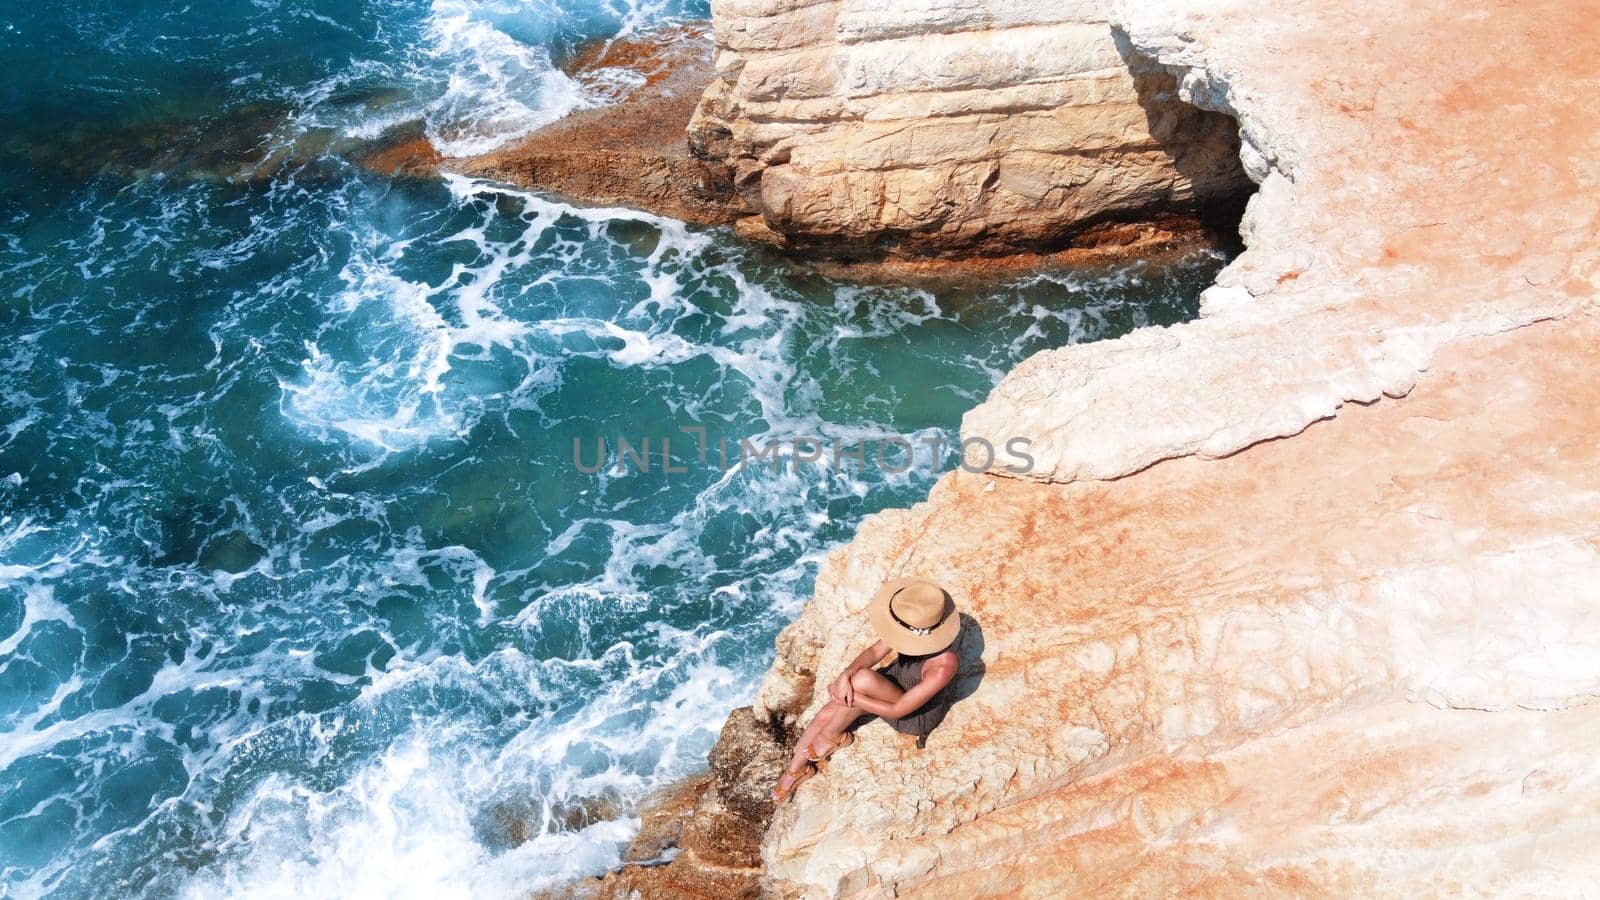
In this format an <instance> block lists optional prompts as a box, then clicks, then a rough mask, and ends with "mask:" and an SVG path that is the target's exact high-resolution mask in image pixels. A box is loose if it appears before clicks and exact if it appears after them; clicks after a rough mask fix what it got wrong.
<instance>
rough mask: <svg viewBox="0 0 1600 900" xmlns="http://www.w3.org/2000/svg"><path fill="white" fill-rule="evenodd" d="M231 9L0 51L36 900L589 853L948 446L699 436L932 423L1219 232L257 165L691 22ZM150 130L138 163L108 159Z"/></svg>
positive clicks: (10, 847)
mask: <svg viewBox="0 0 1600 900" xmlns="http://www.w3.org/2000/svg"><path fill="white" fill-rule="evenodd" d="M252 9H253V10H254V11H252V12H249V13H229V14H227V15H222V14H220V13H218V14H216V15H215V16H214V17H213V16H212V15H211V14H209V13H206V12H204V10H200V9H199V8H190V7H185V6H182V5H178V4H163V3H156V2H142V3H133V2H126V3H118V4H108V5H102V6H101V7H96V8H95V10H94V11H81V10H80V11H68V10H64V9H56V8H53V7H51V6H49V5H37V6H36V7H35V8H32V9H30V10H28V11H26V12H24V13H23V14H21V15H20V16H19V17H18V18H16V19H15V20H14V21H13V22H12V23H11V26H10V30H9V31H8V32H6V33H5V35H4V37H3V44H0V49H3V50H5V51H6V54H5V55H6V56H7V59H8V61H7V63H6V65H8V66H10V67H14V71H12V72H10V73H8V74H12V75H18V73H21V72H23V71H25V70H26V71H28V72H29V73H30V77H29V78H28V79H25V80H23V79H20V78H19V77H14V78H12V79H10V80H9V81H8V83H10V84H13V85H19V84H27V85H28V88H27V89H26V90H23V89H20V88H14V89H13V91H12V92H11V93H10V94H8V95H7V96H6V97H5V98H4V100H3V103H4V105H5V106H6V118H7V120H8V121H12V122H18V123H22V124H21V125H20V127H19V128H18V129H17V131H16V132H15V133H14V134H13V135H12V136H10V138H8V139H7V143H6V144H5V146H4V148H3V150H0V169H3V171H0V176H3V177H0V185H3V186H0V202H3V207H0V271H3V273H4V278H3V281H0V284H3V286H4V290H3V293H0V883H3V884H4V885H5V886H6V888H7V889H8V890H9V891H10V892H11V893H12V894H13V895H15V896H22V897H30V896H40V895H45V896H59V897H88V896H106V895H113V894H115V895H125V894H134V895H151V896H187V897H209V896H363V895H371V896H386V897H404V896H417V897H438V896H510V895H515V894H518V893H520V892H524V891H526V890H528V889H531V888H536V887H538V886H540V885H542V884H548V883H551V882H553V881H557V880H561V879H565V878H570V877H573V876H576V875H582V874H588V873H592V872H596V871H600V870H603V869H604V868H606V867H607V866H609V865H611V864H613V863H614V862H615V860H616V859H617V857H618V853H619V849H620V847H621V846H622V845H623V843H625V842H626V841H627V839H628V838H629V836H630V835H631V833H632V830H633V829H634V827H635V826H636V820H635V819H634V818H633V809H634V805H635V804H636V803H637V801H638V800H639V799H640V798H641V797H643V796H644V795H645V794H646V793H648V792H649V791H650V790H652V789H653V788H655V787H658V786H660V785H663V784H665V783H667V782H669V781H672V780H674V779H676V778H679V777H681V776H683V775H685V774H687V773H689V772H692V771H694V770H696V769H697V768H699V767H700V766H702V765H703V761H704V754H705V751H706V750H707V748H708V747H709V746H710V744H711V742H712V740H713V738H714V736H715V733H716V730H717V728H718V727H719V726H720V724H721V722H722V719H723V717H724V716H725V715H726V713H727V711H728V710H729V709H730V708H731V707H733V706H735V705H738V704H740V703H742V702H745V701H747V700H748V699H749V697H750V696H751V694H752V692H753V690H754V685H755V682H756V679H757V678H758V676H759V673H760V672H761V671H762V670H763V669H764V668H765V667H766V665H767V663H768V661H769V660H770V656H771V653H772V639H773V637H774V635H775V634H776V633H777V631H778V629H779V628H781V627H782V625H783V624H784V623H785V622H787V621H788V620H789V619H790V618H792V617H793V615H794V614H795V613H796V612H797V610H798V608H799V606H800V604H801V603H802V602H803V601H804V599H805V597H806V596H807V594H808V593H809V591H810V587H811V581H812V578H813V577H814V575H815V573H816V568H817V566H818V564H819V563H820V560H821V558H822V556H823V555H824V553H825V552H826V551H827V550H828V549H829V548H830V547H832V546H834V545H836V544H838V543H839V542H841V541H844V540H847V539H848V538H849V537H850V536H851V534H852V533H853V531H854V530H855V526H856V524H857V523H858V522H859V521H860V520H861V518H862V517H863V516H865V515H867V514H870V513H871V512H873V511H876V510H880V509H884V508H886V507H892V506H903V505H906V504H909V503H912V502H915V501H916V500H919V499H921V497H922V496H923V495H924V494H925V493H926V491H927V489H928V488H929V486H930V485H931V484H932V482H933V480H934V478H935V477H936V475H937V472H938V471H940V470H947V469H948V468H950V467H951V466H953V465H954V463H955V455H954V454H953V453H951V452H946V453H945V454H943V456H942V458H940V459H937V460H934V459H929V458H927V457H926V456H924V457H922V458H921V459H920V460H919V463H918V464H917V465H915V466H913V467H912V468H911V469H910V470H909V471H906V472H903V473H891V472H887V471H885V470H883V469H881V468H878V467H876V466H872V465H867V466H855V467H850V468H848V469H847V470H846V471H842V472H837V471H832V470H830V469H828V468H826V467H817V466H801V467H799V468H798V470H797V469H795V468H793V467H792V466H789V467H785V468H784V469H783V470H782V471H780V472H774V471H773V470H772V469H771V468H770V467H768V466H752V467H747V468H743V469H735V470H732V471H726V472H725V471H722V470H721V469H720V467H718V466H716V465H715V464H714V463H715V457H713V458H712V461H711V463H709V464H702V463H700V462H699V460H698V459H696V458H695V454H694V452H693V445H694V439H693V437H691V436H689V435H688V434H687V433H685V432H682V431H680V429H681V428H682V427H683V426H693V427H699V428H704V429H705V430H706V433H707V434H708V435H709V436H710V437H711V439H712V440H713V441H714V440H716V438H717V437H719V436H721V437H727V438H729V439H731V440H733V441H735V442H736V441H738V440H739V439H740V438H748V439H751V440H755V441H765V440H775V439H783V438H793V437H797V436H814V437H819V438H823V439H832V438H839V439H841V440H842V441H845V442H847V443H848V442H852V441H863V440H864V441H877V440H882V439H884V438H886V437H891V436H903V437H906V438H909V439H912V440H918V439H922V438H928V437H931V436H934V435H938V434H943V435H945V436H947V437H953V436H954V434H955V429H956V427H957V425H958V423H959V419H960V415H961V413H962V412H963V411H964V410H966V409H967V408H969V407H970V406H972V405H973V404H975V403H976V402H978V401H979V400H981V399H982V397H983V396H984V395H985V394H986V392H987V391H988V390H989V389H990V388H991V387H992V385H993V384H994V382H995V381H996V380H997V379H998V378H999V377H1000V375H1002V374H1003V373H1004V372H1005V371H1007V370H1008V369H1009V368H1011V367H1012V366H1014V365H1015V364H1016V363H1017V362H1018V361H1019V360H1020V359H1022V358H1023V357H1024V356H1026V355H1027V354H1029V353H1032V352H1034V351H1037V350H1039V349H1043V348H1045V347H1049V346H1055V345H1059V344H1063V343H1069V342H1076V341H1086V340H1094V339H1099V338H1105V337H1111V336H1115V335H1117V334H1121V333H1124V332H1126V331H1128V330H1129V329H1132V328H1134V327H1138V326H1142V325H1147V324H1166V323H1171V322H1176V321H1181V320H1184V319H1187V318H1190V317H1192V316H1193V315H1194V314H1195V310H1196V303H1197V300H1196V298H1197V297H1198V294H1199V291H1200V290H1201V289H1202V288H1203V287H1204V286H1205V285H1206V284H1208V283H1209V282H1210V280H1211V278H1212V276H1213V275H1214V274H1215V272H1216V270H1217V269H1218V268H1219V267H1220V266H1221V265H1222V263H1223V262H1224V260H1223V259H1222V258H1221V256H1219V255H1217V254H1212V253H1194V254H1190V255H1188V256H1185V257H1183V258H1181V259H1178V260H1172V261H1167V262H1164V263H1162V264H1160V265H1156V264H1151V263H1136V264H1132V265H1126V266H1107V267H1104V268H1100V269H1085V270H1079V271H1075V272H1072V273H1070V274H1054V275H1039V276H1030V277H1028V278H1024V279H1021V280H1018V281H1016V282H1014V283H1011V284H1006V285H999V286H992V287H986V288H967V289H963V290H962V291H959V292H954V291H952V292H942V293H939V294H933V293H929V292H926V291H920V290H914V289H910V288H885V287H871V288H868V287H860V286H853V285H849V284H845V283H840V282H832V281H828V280H825V279H821V278H817V277H814V276H809V275H803V274H799V273H797V272H795V271H790V270H786V269H784V268H782V267H781V266H778V265H775V264H774V263H773V262H772V261H771V260H770V259H769V258H768V257H767V256H766V255H764V254H760V253H756V252H753V251H748V250H746V249H744V248H742V247H740V246H738V245H737V244H736V243H735V242H734V241H732V240H731V239H730V238H729V237H728V236H727V235H726V234H725V233H723V232H718V231H697V230H693V229H689V228H686V227H685V226H683V225H681V224H679V223H676V222H672V221H669V220H663V219H658V218H654V217H651V216H647V215H643V214H638V213H631V212H626V211H618V210H592V209H590V210H579V209H575V208H572V207H570V206H567V205H564V204H561V203H557V202H554V201H551V200H549V199H545V198H541V197H538V196H534V195H531V194H528V193H525V192H520V191H515V190H508V189H504V188H501V187H497V186H495V185H491V184H487V183H482V182H476V181H470V180H467V179H462V178H457V177H445V178H440V179H437V180H432V181H389V180H385V179H383V178H380V177H377V176H374V175H372V174H371V173H369V172H365V171H363V170H361V169H359V168H358V167H355V166H353V165H350V164H349V163H347V162H346V161H344V160H343V159H342V158H340V157H338V156H337V155H334V154H333V153H332V152H331V151H330V152H329V153H328V154H325V155H321V156H316V157H315V158H309V159H298V160H296V159H295V158H294V157H292V155H288V154H286V155H284V156H283V157H282V158H284V159H290V160H291V161H290V162H288V163H285V164H284V165H282V166H280V167H274V168H272V169H270V170H259V169H255V170H250V171H249V172H247V173H246V174H245V175H241V171H242V170H241V169H240V168H239V167H238V165H237V162H238V157H239V156H240V155H241V154H243V155H245V156H251V155H252V154H254V155H260V153H261V152H262V150H261V147H260V146H259V145H260V144H261V143H262V142H265V144H266V147H265V150H266V152H267V153H268V154H270V152H271V151H272V150H273V149H274V148H282V147H290V146H293V147H295V148H297V152H299V150H303V148H304V147H306V146H308V142H307V141H306V140H305V137H306V135H307V134H310V133H313V132H315V133H317V134H321V135H323V137H324V139H323V140H321V141H320V143H318V144H317V145H318V146H327V147H337V146H339V145H340V144H341V142H346V143H348V142H349V141H358V140H361V139H364V138H365V137H374V136H377V135H379V134H382V133H383V131H384V129H385V128H387V127H391V126H394V125H403V124H405V123H408V122H415V121H416V120H418V119H421V120H422V121H423V122H424V123H425V128H426V129H427V130H428V131H429V133H430V134H432V135H433V136H434V137H435V139H437V140H439V141H440V142H441V143H443V144H444V145H445V146H446V148H447V149H450V150H453V151H454V152H466V151H469V150H476V149H481V148H482V147H484V146H492V145H493V144H494V143H496V142H499V141H503V140H507V139H510V138H511V137H514V136H515V135H518V134H521V133H525V132H526V131H527V130H528V129H530V128H533V127H537V125H539V124H541V123H542V122H544V121H548V120H550V119H551V118H553V117H554V116H556V115H559V114H561V113H562V112H565V111H566V110H568V109H571V108H573V107H574V106H575V105H581V104H584V103H590V102H599V99H598V98H593V97H588V96H586V95H585V94H584V93H583V90H582V89H581V88H579V87H577V86H575V85H573V84H572V83H571V82H570V81H568V80H567V79H566V78H565V76H563V75H561V73H560V72H559V71H558V70H556V69H555V68H553V67H552V65H551V63H550V61H551V60H552V59H556V58H559V57H561V56H563V55H565V54H569V53H571V52H572V50H573V48H574V47H577V46H579V45H581V44H582V43H583V42H585V41H587V40H591V39H594V38H603V37H606V36H610V35H614V34H618V33H624V32H627V31H629V30H631V29H637V28H641V27H645V26H648V25H652V24H657V23H661V22H665V21H670V20H672V19H673V18H674V17H682V16H696V15H704V14H705V10H704V8H703V7H699V6H696V5H694V4H689V5H682V4H665V5H650V6H646V5H640V6H631V7H621V6H618V5H615V4H596V5H594V6H592V7H590V6H581V5H551V4H532V5H527V6H523V5H508V4H490V3H483V4H473V3H467V2H445V0H440V2H435V3H433V4H431V5H430V4H426V3H388V4H377V5H369V6H357V5H355V4H339V3H296V2H283V3H273V4H263V5H261V6H259V7H254V8H252ZM67 49H70V50H72V51H73V52H71V53H68V52H65V50H67ZM258 109H262V110H271V112H270V114H267V113H261V114H257V113H256V112H255V110H258ZM240 110H245V111H246V112H243V113H241V112H240ZM218 123H221V124H218ZM230 128H231V129H234V130H233V131H231V132H229V136H228V138H227V141H226V142H225V146H223V147H222V149H221V150H217V148H215V147H209V146H201V145H198V144H196V145H193V146H190V145H184V144H183V142H184V141H190V142H203V141H206V140H210V139H212V138H214V137H215V135H216V134H217V132H218V130H219V129H230ZM238 129H244V131H243V132H240V131H238ZM85 135H88V136H89V137H85ZM152 135H156V136H158V137H151V136H152ZM136 136H142V137H136ZM136 139H137V140H144V141H147V142H148V143H150V144H151V145H152V146H153V147H155V148H156V149H157V150H159V151H160V152H153V151H152V152H151V153H146V154H145V156H144V157H141V158H140V161H139V165H129V164H126V163H127V160H128V158H129V157H127V156H126V155H125V154H123V153H122V149H123V148H122V146H121V145H119V144H118V141H119V140H120V141H130V142H131V141H134V140H136ZM163 142H165V143H163ZM174 143H175V144H176V146H173V144H174ZM313 143H316V142H313ZM241 148H244V149H241ZM246 150H248V152H246ZM67 151H70V155H71V159H70V162H71V164H70V165H67V164H65V163H64V162H63V160H64V159H65V158H66V157H65V156H64V154H66V153H67ZM213 151H215V152H213ZM252 158H254V157H252ZM174 159H176V160H179V162H178V163H174V164H170V165H168V164H164V163H163V160H165V161H166V162H167V163H171V161H172V160H174ZM208 166H212V167H213V168H207V167H208ZM662 436H667V437H670V438H672V439H673V445H672V446H673V448H674V458H675V460H676V461H677V463H678V464H680V465H681V466H682V467H683V468H684V469H686V470H687V471H685V472H681V473H676V474H667V473H663V472H661V471H660V470H659V468H657V469H653V470H652V471H650V472H647V473H643V472H638V471H633V470H623V471H618V470H616V469H615V468H608V469H606V470H602V471H601V472H597V473H593V474H586V473H583V472H580V471H578V470H577V469H576V468H575V466H574V464H573V441H574V439H581V440H584V441H592V440H594V439H596V438H600V437H603V438H606V439H608V440H614V439H615V438H617V437H629V438H634V439H640V438H645V437H656V438H659V437H662ZM680 439H681V440H680Z"/></svg>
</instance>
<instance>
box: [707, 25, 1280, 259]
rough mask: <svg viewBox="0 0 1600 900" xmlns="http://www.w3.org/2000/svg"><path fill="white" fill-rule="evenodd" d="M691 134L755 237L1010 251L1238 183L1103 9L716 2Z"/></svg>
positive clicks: (1211, 196) (1218, 126)
mask: <svg viewBox="0 0 1600 900" xmlns="http://www.w3.org/2000/svg"><path fill="white" fill-rule="evenodd" d="M712 12H713V26H714V35H715V39H716V45H717V57H716V78H715V79H714V80H713V81H712V83H711V85H710V87H709V88H708V89H707V90H706V94H705V98H704V100H703V101H702V102H701V104H700V108H699V110H698V111H697V112H696V114H695V118H694V121H693V122H692V123H691V125H690V128H689V138H690V144H691V147H692V148H693V149H694V150H695V152H696V154H697V155H699V156H701V157H702V158H704V159H707V160H712V161H717V162H720V163H722V164H723V165H724V167H725V168H724V178H725V179H726V180H727V181H728V182H729V183H731V185H732V186H733V188H734V189H735V190H736V191H737V192H738V195H739V196H740V197H741V198H742V199H743V201H744V204H745V206H746V209H747V212H748V215H747V216H745V217H744V218H742V219H740V220H739V223H738V228H739V230H740V232H741V233H743V234H745V235H746V236H749V237H754V238H759V239H764V240H769V241H773V242H775V243H778V244H780V245H782V246H786V247H789V248H791V249H797V250H821V251H831V252H836V253H837V252H842V251H848V252H851V253H858V254H870V253H873V252H878V253H890V254H927V253H962V254H971V253H974V252H989V253H996V252H1016V251H1018V250H1033V249H1038V248H1040V247H1050V246H1056V245H1060V244H1061V243H1062V242H1064V241H1067V240H1069V239H1070V238H1071V236H1072V235H1073V234H1074V233H1075V232H1079V231H1081V230H1083V229H1084V228H1085V227H1087V226H1089V225H1092V224H1094V223H1097V222H1102V221H1105V220H1107V219H1114V218H1117V217H1123V216H1131V215H1136V214H1141V213H1148V212H1150V211H1151V210H1161V209H1170V208H1173V207H1193V206H1195V205H1205V204H1207V203H1213V202H1225V201H1228V200H1231V199H1233V198H1236V197H1237V196H1239V194H1240V192H1241V191H1242V190H1244V189H1246V188H1247V187H1248V184H1247V182H1246V181H1245V179H1244V177H1243V174H1242V172H1241V170H1240V167H1239V162H1238V138H1237V136H1236V126H1235V124H1234V123H1233V121H1232V120H1230V119H1228V118H1227V117H1225V116H1222V115H1217V114H1215V113H1210V112H1204V111H1202V110H1199V109H1197V108H1195V107H1194V106H1191V105H1188V104H1185V103H1182V102H1180V101H1179V100H1178V98H1177V96H1176V92H1175V88H1176V80H1175V78H1174V77H1173V76H1172V75H1171V74H1170V73H1168V72H1167V71H1165V70H1164V69H1163V68H1162V67H1160V66H1157V65H1155V64H1154V63H1153V62H1151V61H1150V60H1148V59H1145V58H1143V57H1141V56H1140V55H1138V54H1137V53H1136V52H1134V51H1133V50H1132V49H1131V48H1130V47H1129V46H1128V45H1127V44H1126V42H1121V41H1119V40H1118V39H1117V36H1116V35H1115V34H1114V33H1113V31H1112V29H1111V28H1110V27H1109V25H1108V24H1107V9H1106V4H1105V3H1103V2H1099V0H985V2H977V3H972V2H959V3H958V2H951V0H912V2H896V3H882V2H865V0H821V2H816V0H717V2H714V3H713V4H712Z"/></svg>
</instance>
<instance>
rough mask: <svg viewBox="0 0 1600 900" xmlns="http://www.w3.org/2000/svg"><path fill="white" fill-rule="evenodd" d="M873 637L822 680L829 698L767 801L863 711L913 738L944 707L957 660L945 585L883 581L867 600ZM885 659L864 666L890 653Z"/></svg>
mask: <svg viewBox="0 0 1600 900" xmlns="http://www.w3.org/2000/svg"><path fill="white" fill-rule="evenodd" d="M868 619H869V621H871V623H872V630H873V631H875V632H877V634H878V642H877V643H875V644H873V645H872V646H871V647H868V648H867V649H865V650H863V651H861V653H860V655H858V656H857V657H856V658H855V659H853V660H851V662H850V665H848V666H846V667H845V670H844V671H843V672H841V673H840V674H839V677H838V679H836V680H835V681H834V682H833V684H831V685H829V687H828V695H829V696H830V697H831V698H832V699H831V700H829V701H828V703H827V704H826V705H825V706H823V707H822V709H821V710H819V711H818V712H817V715H816V718H814V719H812V720H811V725H810V727H808V728H807V729H806V730H805V733H804V734H802V735H801V736H800V741H799V743H798V745H797V746H796V748H795V752H794V759H792V760H790V761H789V766H788V768H787V769H786V770H785V771H784V773H783V775H782V776H781V777H780V778H779V779H778V784H777V787H775V788H773V789H772V800H773V802H774V803H782V802H783V801H785V800H787V799H789V798H790V797H791V796H793V795H794V791H795V788H797V787H799V786H800V784H801V783H802V782H804V781H805V780H806V779H807V778H810V777H811V776H812V775H815V774H816V772H817V767H816V764H817V763H819V762H822V761H823V760H825V759H827V758H828V757H830V756H832V755H833V754H834V753H835V752H837V751H839V750H840V749H842V748H844V747H848V746H850V745H851V744H852V743H854V741H855V736H854V735H852V734H851V733H850V732H849V731H848V730H847V729H849V727H850V726H851V725H852V724H854V723H855V721H856V719H858V718H860V717H861V716H864V715H875V716H878V717H879V718H881V719H883V720H884V721H885V722H888V723H889V726H890V727H891V728H893V729H894V730H895V731H898V732H900V733H901V734H908V735H914V736H915V737H916V738H917V739H918V743H919V744H920V743H921V742H922V741H924V740H926V738H927V736H928V733H929V732H931V731H932V730H933V729H934V727H935V726H937V725H938V724H939V723H940V722H941V721H942V720H943V719H944V715H945V712H946V711H947V710H948V709H949V708H950V700H951V697H950V691H949V690H948V688H949V686H950V684H951V682H953V681H954V680H955V677H956V670H957V669H958V668H959V666H960V660H959V657H958V656H957V654H956V638H957V637H958V636H959V634H960V631H961V617H960V616H959V615H958V614H957V612H956V604H955V601H954V600H952V599H950V595H949V593H947V592H946V591H945V590H944V589H943V588H941V587H939V586H938V585H937V584H934V583H933V582H931V581H928V580H926V579H922V578H902V579H899V580H897V581H891V582H889V583H888V584H886V585H884V586H883V588H882V589H881V590H879V591H878V593H877V595H876V596H874V597H873V598H872V604H871V606H870V607H869V608H868ZM891 652H892V653H894V654H896V656H895V658H894V660H893V661H892V662H890V663H889V665H887V666H885V667H883V668H882V669H879V670H874V669H873V668H872V667H873V666H875V665H877V664H878V663H879V662H882V661H883V658H884V657H886V656H888V655H889V654H890V653H891Z"/></svg>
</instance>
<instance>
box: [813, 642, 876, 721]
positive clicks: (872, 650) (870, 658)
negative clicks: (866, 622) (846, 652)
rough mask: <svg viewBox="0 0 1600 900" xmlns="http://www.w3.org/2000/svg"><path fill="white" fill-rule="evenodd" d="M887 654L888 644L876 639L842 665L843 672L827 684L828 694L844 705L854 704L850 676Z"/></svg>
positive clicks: (870, 665) (872, 664)
mask: <svg viewBox="0 0 1600 900" xmlns="http://www.w3.org/2000/svg"><path fill="white" fill-rule="evenodd" d="M888 655H889V645H888V644H885V643H884V642H883V641H878V642H877V643H875V644H873V645H872V646H871V647H868V648H867V649H865V650H863V651H861V652H860V653H857V654H856V658H855V659H852V660H850V665H848V666H845V667H844V672H842V673H841V674H840V675H839V677H838V678H835V679H834V680H833V684H831V685H828V696H830V697H832V698H833V699H834V700H835V701H837V702H839V703H843V704H844V705H845V706H853V705H855V702H856V698H855V688H853V687H851V686H850V676H852V675H854V674H856V673H857V672H859V671H861V670H862V669H867V668H871V667H872V666H874V665H877V663H878V660H880V659H883V658H884V657H885V656H888Z"/></svg>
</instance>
